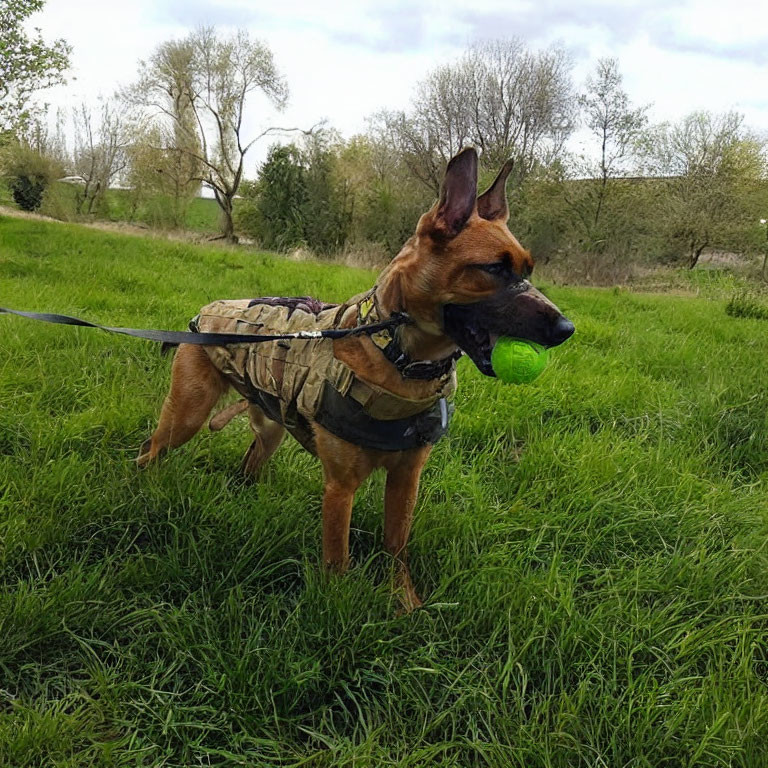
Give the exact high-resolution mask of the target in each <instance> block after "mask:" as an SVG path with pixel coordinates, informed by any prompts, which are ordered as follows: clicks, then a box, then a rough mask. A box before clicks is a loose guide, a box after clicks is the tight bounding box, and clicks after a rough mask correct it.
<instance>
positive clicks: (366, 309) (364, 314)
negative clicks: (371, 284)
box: [358, 296, 373, 320]
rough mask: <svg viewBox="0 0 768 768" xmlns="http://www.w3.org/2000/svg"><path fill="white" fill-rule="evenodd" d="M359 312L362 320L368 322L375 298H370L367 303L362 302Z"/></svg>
mask: <svg viewBox="0 0 768 768" xmlns="http://www.w3.org/2000/svg"><path fill="white" fill-rule="evenodd" d="M358 311H359V313H360V319H361V320H367V319H368V315H370V314H371V312H372V311H373V296H370V297H368V298H367V299H366V300H365V301H363V302H361V303H360V309H359V310H358Z"/></svg>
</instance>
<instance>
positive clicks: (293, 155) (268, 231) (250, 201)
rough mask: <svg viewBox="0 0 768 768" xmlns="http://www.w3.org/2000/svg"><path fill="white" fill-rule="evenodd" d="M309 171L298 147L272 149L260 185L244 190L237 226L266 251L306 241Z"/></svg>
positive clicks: (263, 169)
mask: <svg viewBox="0 0 768 768" xmlns="http://www.w3.org/2000/svg"><path fill="white" fill-rule="evenodd" d="M306 175H307V174H306V169H305V167H304V164H303V162H302V158H301V152H300V151H299V148H298V147H297V146H296V145H295V144H288V145H287V146H278V145H276V146H273V147H272V148H271V149H270V150H269V153H268V155H267V159H266V160H265V162H264V164H263V165H262V166H261V169H260V172H259V179H258V182H256V183H255V184H254V183H249V184H246V185H244V187H243V204H242V205H241V206H240V209H239V210H238V214H237V222H238V226H240V227H241V228H242V229H243V230H244V231H246V232H247V233H248V234H250V235H253V236H254V237H255V238H256V239H258V241H259V242H260V243H261V245H262V246H263V247H265V248H276V249H278V250H285V249H287V248H292V247H296V246H297V245H300V244H301V243H303V242H304V206H305V203H306V200H307V179H306Z"/></svg>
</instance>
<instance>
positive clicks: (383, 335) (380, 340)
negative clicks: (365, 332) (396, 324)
mask: <svg viewBox="0 0 768 768" xmlns="http://www.w3.org/2000/svg"><path fill="white" fill-rule="evenodd" d="M371 341H373V343H374V344H375V345H376V346H377V347H378V348H379V349H384V347H386V346H387V345H388V344H389V343H390V342H391V341H392V336H391V335H390V333H389V331H387V330H383V331H379V332H378V333H373V334H371Z"/></svg>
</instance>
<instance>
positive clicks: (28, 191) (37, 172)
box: [2, 143, 63, 211]
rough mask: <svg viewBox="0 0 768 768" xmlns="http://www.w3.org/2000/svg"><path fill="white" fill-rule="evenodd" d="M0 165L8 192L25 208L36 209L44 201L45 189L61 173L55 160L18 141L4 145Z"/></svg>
mask: <svg viewBox="0 0 768 768" xmlns="http://www.w3.org/2000/svg"><path fill="white" fill-rule="evenodd" d="M2 167H3V173H4V175H5V177H6V178H7V180H8V188H9V189H10V191H11V195H12V196H13V199H14V201H15V203H16V205H18V206H19V208H21V209H22V210H24V211H36V210H37V209H38V208H39V207H40V205H41V203H42V202H43V195H44V193H45V190H46V189H47V188H48V186H49V185H50V184H51V183H52V182H53V181H55V180H56V179H57V178H59V177H60V176H62V175H63V170H62V168H61V166H60V165H59V163H57V162H56V161H55V160H54V159H52V158H50V157H48V156H46V155H42V154H40V153H39V152H37V151H36V150H34V149H31V148H30V147H27V146H25V145H23V144H17V143H14V144H11V145H9V146H8V147H6V149H5V151H4V152H3V157H2Z"/></svg>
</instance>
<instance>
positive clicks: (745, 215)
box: [643, 112, 766, 269]
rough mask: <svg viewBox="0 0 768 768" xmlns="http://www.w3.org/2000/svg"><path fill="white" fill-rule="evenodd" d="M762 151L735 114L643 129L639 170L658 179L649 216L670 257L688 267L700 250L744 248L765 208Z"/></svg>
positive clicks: (693, 117)
mask: <svg viewBox="0 0 768 768" xmlns="http://www.w3.org/2000/svg"><path fill="white" fill-rule="evenodd" d="M764 148H765V143H764V141H762V140H759V139H758V138H757V137H756V136H754V135H752V134H751V133H750V132H749V131H747V130H746V129H745V127H744V121H743V116H742V115H740V114H738V113H736V112H726V113H723V114H713V113H711V112H693V113H691V114H689V115H687V116H686V117H684V118H683V119H682V120H680V121H679V122H677V123H662V124H660V125H658V126H655V127H654V128H652V129H651V130H650V131H648V133H647V135H646V138H645V140H644V142H643V150H644V158H645V168H646V171H647V172H648V173H649V174H651V175H652V176H656V177H658V182H657V183H658V185H659V192H660V194H659V195H658V196H657V207H656V211H655V216H656V219H657V221H658V222H659V224H660V229H661V232H662V233H663V236H664V237H665V238H666V240H667V242H668V245H669V250H670V251H671V254H670V255H672V256H674V257H676V258H683V259H684V260H685V262H686V264H687V266H688V267H689V268H691V269H692V268H693V267H695V266H696V264H697V263H698V261H699V258H700V257H701V254H702V252H703V251H704V249H705V248H708V247H720V248H734V247H735V248H739V247H740V245H743V238H744V236H745V233H746V232H747V231H749V230H751V229H754V228H755V222H756V221H757V220H758V219H759V217H760V214H761V213H762V212H763V211H764V210H765V209H764V207H763V205H764V201H763V200H762V198H763V196H764V183H762V181H761V180H763V179H765V171H766V168H765V157H764V154H763V151H764Z"/></svg>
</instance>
